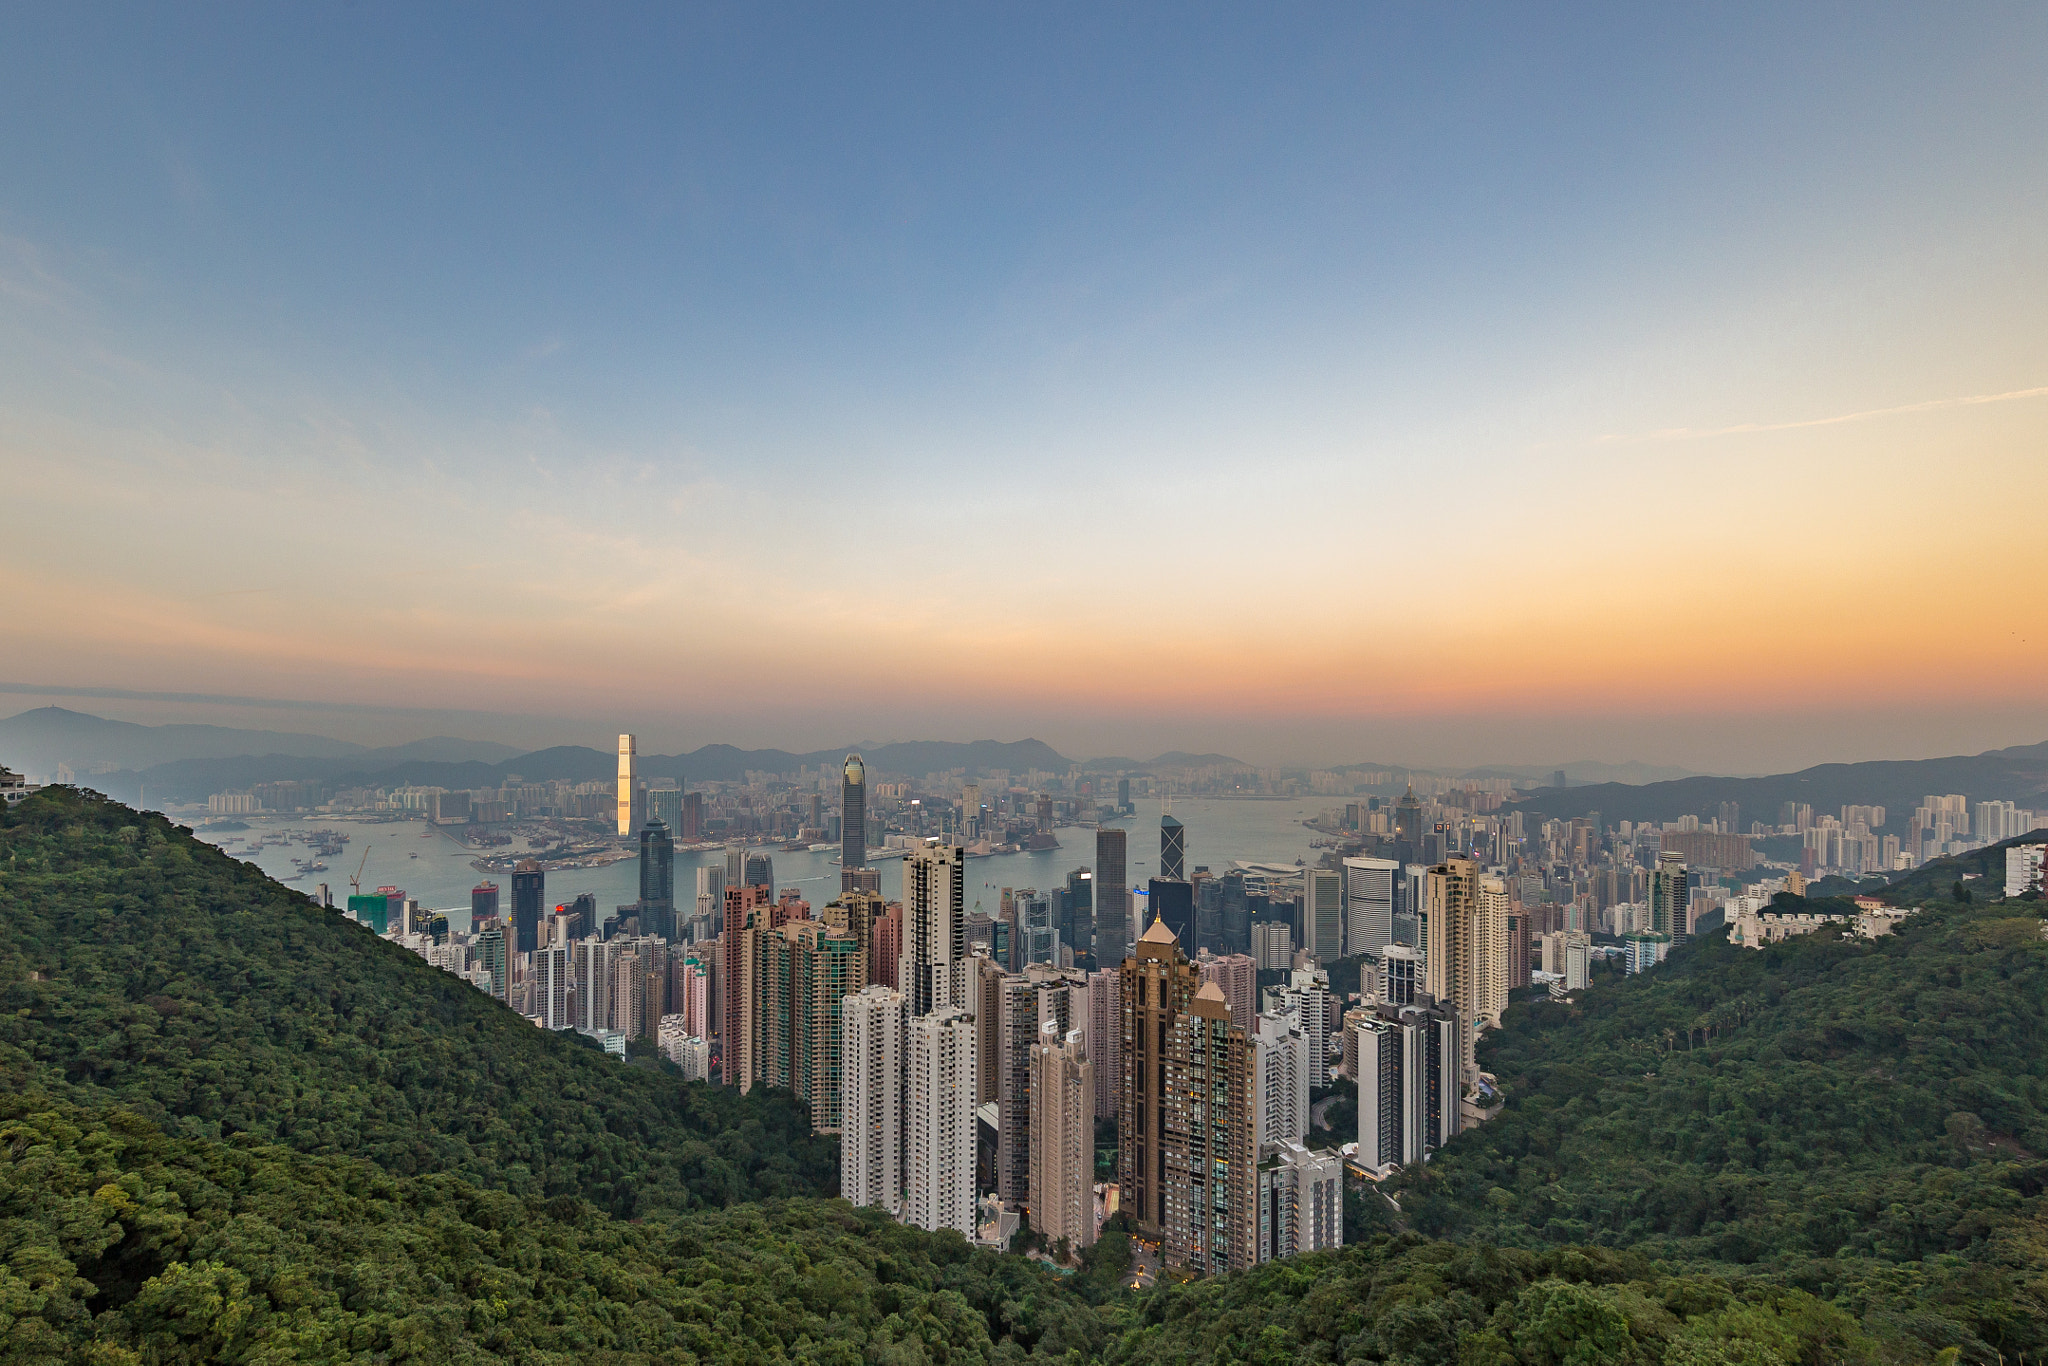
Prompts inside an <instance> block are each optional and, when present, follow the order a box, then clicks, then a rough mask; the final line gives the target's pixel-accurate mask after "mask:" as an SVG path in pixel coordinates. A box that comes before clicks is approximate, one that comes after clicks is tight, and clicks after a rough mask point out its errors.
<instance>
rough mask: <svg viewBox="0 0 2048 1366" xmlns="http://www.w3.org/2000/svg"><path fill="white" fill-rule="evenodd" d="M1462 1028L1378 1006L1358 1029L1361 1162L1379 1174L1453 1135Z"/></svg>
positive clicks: (1413, 1011)
mask: <svg viewBox="0 0 2048 1366" xmlns="http://www.w3.org/2000/svg"><path fill="white" fill-rule="evenodd" d="M1458 1026H1459V1022H1458V1020H1457V1018H1456V1017H1455V1016H1453V1015H1452V1014H1451V1013H1450V1012H1449V1011H1445V1010H1439V1009H1423V1008H1421V1007H1418V1006H1409V1007H1406V1008H1402V1009H1397V1008H1395V1007H1393V1006H1380V1007H1377V1008H1375V1009H1374V1010H1373V1011H1372V1012H1371V1013H1370V1014H1369V1015H1368V1016H1367V1017H1366V1019H1365V1020H1364V1021H1363V1022H1362V1023H1360V1024H1358V1025H1357V1026H1355V1028H1356V1029H1357V1031H1358V1041H1357V1050H1356V1052H1357V1058H1358V1077H1357V1082H1358V1162H1359V1165H1360V1166H1362V1167H1364V1168H1365V1169H1366V1170H1368V1171H1371V1172H1374V1173H1378V1174H1384V1173H1387V1172H1391V1171H1393V1170H1394V1169H1395V1168H1397V1167H1404V1166H1408V1165H1410V1164H1411V1163H1415V1162H1421V1161H1424V1160H1426V1159H1427V1157H1428V1155H1429V1154H1430V1153H1432V1152H1434V1151H1436V1150H1437V1149H1438V1148H1440V1147H1442V1146H1443V1145H1444V1144H1445V1143H1446V1142H1448V1141H1449V1139H1450V1138H1451V1136H1452V1135H1453V1134H1455V1133H1457V1132H1458V1088H1459V1079H1458V1036H1459V1032H1460V1031H1459V1027H1458Z"/></svg>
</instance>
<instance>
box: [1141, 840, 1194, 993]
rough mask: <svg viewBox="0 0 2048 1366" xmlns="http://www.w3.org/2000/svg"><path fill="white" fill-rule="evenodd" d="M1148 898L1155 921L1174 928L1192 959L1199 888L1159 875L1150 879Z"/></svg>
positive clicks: (1182, 948) (1147, 887) (1184, 951)
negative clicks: (1196, 892) (1196, 891)
mask: <svg viewBox="0 0 2048 1366" xmlns="http://www.w3.org/2000/svg"><path fill="white" fill-rule="evenodd" d="M1169 819H1171V818H1169ZM1175 823H1176V824H1178V822H1175ZM1145 900H1146V902H1147V909H1148V910H1149V911H1150V912H1151V914H1152V921H1153V923H1154V924H1157V925H1164V926H1166V928H1167V929H1169V930H1171V931H1172V932H1173V937H1174V939H1176V940H1177V941H1179V943H1180V951H1181V952H1182V953H1184V954H1186V955H1187V956H1188V957H1189V958H1190V959H1192V958H1193V957H1194V956H1195V951H1196V946H1195V889H1194V888H1193V887H1192V886H1190V885H1189V884H1188V883H1185V882H1183V881H1181V880H1180V879H1179V878H1177V877H1155V878H1153V879H1152V880H1151V881H1150V882H1148V883H1146V896H1145Z"/></svg>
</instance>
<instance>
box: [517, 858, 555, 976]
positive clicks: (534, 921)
mask: <svg viewBox="0 0 2048 1366" xmlns="http://www.w3.org/2000/svg"><path fill="white" fill-rule="evenodd" d="M547 878H548V875H547V874H546V873H544V872H542V871H541V866H540V864H538V863H536V862H534V861H533V860H532V859H530V858H529V859H521V860H520V861H519V864H518V866H517V867H515V868H514V869H513V870H512V929H513V933H514V934H515V935H516V936H517V938H516V939H515V940H514V942H513V945H512V951H513V952H514V953H532V952H534V951H535V950H537V949H538V948H540V908H541V903H542V902H544V901H545V900H547Z"/></svg>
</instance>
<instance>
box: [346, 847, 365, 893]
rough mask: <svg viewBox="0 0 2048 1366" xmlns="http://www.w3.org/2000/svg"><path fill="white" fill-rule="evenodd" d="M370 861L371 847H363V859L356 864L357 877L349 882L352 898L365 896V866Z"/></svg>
mask: <svg viewBox="0 0 2048 1366" xmlns="http://www.w3.org/2000/svg"><path fill="white" fill-rule="evenodd" d="M369 861H370V846H369V845H367V844H365V845H364V846H363V857H362V859H361V860H360V861H358V862H357V864H356V871H355V876H353V877H351V878H350V879H349V880H348V890H349V894H350V895H351V896H361V895H362V894H363V864H365V863H368V862H369Z"/></svg>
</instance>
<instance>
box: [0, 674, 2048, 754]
mask: <svg viewBox="0 0 2048 1366" xmlns="http://www.w3.org/2000/svg"><path fill="white" fill-rule="evenodd" d="M45 706H54V707H61V708H63V709H64V710H67V711H73V712H82V713H85V714H88V715H92V716H98V717H102V718H105V719H107V720H113V721H128V722H133V723H136V724H141V725H168V724H179V723H197V724H204V725H214V726H223V727H229V728H233V729H247V730H268V731H279V732H288V733H295V734H304V735H314V736H320V737H323V738H327V739H333V740H342V741H347V742H349V743H353V744H360V745H366V746H369V747H373V748H377V747H386V746H395V745H403V744H407V743H411V742H413V741H418V740H425V739H430V738H435V737H443V736H445V737H450V738H455V739H461V740H468V741H480V742H487V743H493V744H501V745H510V746H514V747H516V748H520V749H523V750H527V751H532V750H540V749H546V748H550V747H552V746H555V745H584V746H587V747H589V748H592V749H596V750H600V751H608V750H610V749H611V748H613V746H614V745H615V743H616V739H617V735H618V734H619V732H620V731H621V729H626V730H631V731H632V732H633V733H634V734H635V735H637V736H638V737H639V743H640V751H641V753H643V754H678V753H686V752H688V751H691V750H695V749H698V748H701V747H702V746H705V745H712V744H728V745H733V746H735V747H737V748H741V749H778V750H784V751H787V752H790V753H797V754H804V753H813V752H818V751H824V750H830V749H833V748H836V747H839V746H843V745H849V744H851V745H869V746H874V745H883V744H895V743H900V742H906V741H917V740H940V741H955V742H961V743H966V742H970V741H975V740H997V741H1003V742H1013V741H1018V740H1027V739H1030V740H1038V741H1041V742H1043V743H1045V744H1047V745H1050V746H1051V747H1052V748H1053V749H1055V750H1057V751H1058V752H1059V753H1061V754H1062V755H1064V756H1065V757H1067V758H1069V759H1072V760H1076V761H1079V762H1087V761H1090V760H1095V759H1101V758H1107V757H1114V756H1123V757H1128V758H1133V759H1138V760H1141V761H1144V760H1150V759H1152V758H1153V757H1155V756H1157V755H1159V754H1164V753H1170V752H1183V753H1191V754H1204V753H1219V754H1226V755H1228V756H1230V757H1231V758H1234V759H1239V760H1242V761H1244V762H1245V763H1248V764H1253V765H1256V766H1259V767H1286V768H1315V767H1338V766H1343V765H1347V764H1367V763H1384V764H1389V765H1396V766H1400V767H1405V768H1414V769H1421V770H1435V771H1459V770H1465V769H1474V768H1483V767H1489V766H1498V767H1502V768H1528V769H1537V770H1545V771H1547V770H1550V769H1555V768H1565V767H1569V766H1571V765H1574V764H1599V765H1605V766H1609V767H1626V766H1628V765H1631V764H1637V765H1642V766H1645V767H1648V768H1656V769H1667V768H1668V769H1684V770H1687V771H1688V772H1691V773H1695V774H1700V775H1712V776H1719V777H1744V776H1753V775H1761V774H1767V773H1787V772H1793V771H1796V770H1799V769H1802V768H1808V767H1811V766H1813V765H1814V764H1821V763H1858V762H1866V761H1876V760H1910V759H1931V758H1943V757H1948V756H1951V755H1968V754H1979V753H1983V752H1985V751H1988V750H1994V749H2003V748H2007V747H2009V746H2014V745H2029V744H2037V743H2041V742H2042V741H2044V740H2048V735H2043V734H2035V735H2028V734H2024V733H2021V732H2018V731H2013V732H2009V733H2008V734H2009V735H2010V736H2014V737H2016V738H2006V737H2004V736H1999V735H1997V734H1996V733H1995V732H1993V731H1992V730H1991V729H1989V728H1988V727H1987V728H1985V729H1984V730H1982V731H1981V732H1978V733H1980V734H1988V735H1992V736H1993V738H1992V739H1990V740H1989V741H1981V742H1980V741H1978V740H1975V739H1968V738H1964V739H1962V740H1960V741H1959V743H1958V745H1957V746H1956V747H1952V748H1941V747H1939V746H1930V747H1927V748H1925V749H1924V750H1917V751H1908V750H1906V749H1904V748H1902V747H1899V746H1896V745H1894V746H1891V747H1888V748H1885V747H1878V746H1882V741H1874V742H1873V746H1874V747H1873V748H1871V749H1868V750H1864V751H1856V750H1849V749H1840V750H1833V751H1828V752H1824V753H1823V752H1819V751H1811V752H1812V753H1815V754H1818V757H1803V758H1798V759H1797V761H1793V760H1792V759H1791V758H1786V759H1785V761H1784V762H1782V763H1778V764H1774V765H1772V766H1763V765H1755V766H1747V767H1738V766H1734V765H1731V764H1727V763H1721V764H1718V765H1715V764H1707V763H1687V762H1684V760H1683V759H1674V758H1664V757H1656V758H1652V757H1646V756H1645V755H1643V754H1636V753H1622V752H1619V751H1617V750H1614V749H1611V748H1610V749H1607V750H1605V751H1604V752H1601V751H1595V750H1591V749H1587V750H1583V751H1574V752H1566V751H1565V750H1563V749H1548V750H1546V749H1543V748H1540V747H1538V746H1539V744H1540V742H1535V741H1524V742H1523V743H1522V747H1521V748H1515V747H1514V744H1515V742H1514V740H1513V738H1512V736H1509V737H1508V738H1506V739H1503V740H1502V742H1501V746H1500V747H1499V748H1497V749H1492V750H1485V749H1480V748H1471V749H1461V748H1454V747H1451V746H1448V745H1447V746H1445V747H1443V748H1441V749H1438V750H1435V751H1428V750H1423V749H1414V750H1412V751H1409V750H1404V749H1402V748H1400V746H1402V744H1403V743H1404V742H1403V740H1402V738H1401V737H1400V736H1399V735H1393V736H1391V737H1390V738H1389V739H1388V741H1387V743H1386V745H1385V746H1384V747H1382V748H1377V749H1357V748H1356V747H1355V746H1347V747H1343V748H1337V747H1324V748H1316V747H1312V746H1304V745H1303V743H1302V742H1301V741H1300V740H1299V738H1297V739H1296V740H1295V741H1294V745H1293V747H1292V748H1282V747H1278V746H1276V745H1273V744H1271V743H1269V741H1270V739H1271V736H1270V734H1265V735H1262V734H1261V733H1260V732H1256V731H1253V730H1250V729H1239V730H1236V731H1234V732H1231V733H1230V734H1224V733H1223V732H1222V731H1221V730H1220V729H1218V730H1206V731H1202V732H1200V733H1199V734H1196V735H1195V736H1194V737H1193V738H1189V737H1188V736H1182V737H1181V738H1180V739H1173V738H1171V736H1169V738H1168V739H1167V740H1166V741H1165V742H1163V743H1151V742H1147V743H1128V744H1122V745H1117V744H1109V745H1104V744H1101V743H1085V742H1082V743H1077V742H1075V741H1074V740H1073V739H1072V738H1071V736H1070V735H1069V733H1068V732H1064V731H1058V730H1054V729H1052V728H1049V727H1044V728H1038V729H1032V728H1029V727H1027V728H1025V729H1023V730H1018V731H1014V732H1011V731H998V730H990V729H988V728H982V729H979V730H977V729H974V728H972V727H968V728H966V729H958V728H955V729H952V730H946V729H943V728H933V729H928V730H917V731H901V732H893V731H882V730H877V729H874V728H869V729H868V730H866V731H862V730H860V729H858V728H853V729H846V730H842V731H836V732H835V731H830V730H827V729H825V728H823V727H822V726H821V725H816V724H812V723H804V724H799V725H791V726H789V727H787V728H785V729H784V730H782V731H779V732H778V731H776V730H775V729H774V728H773V727H772V726H769V727H763V728H759V729H747V728H733V729H729V730H719V729H717V728H715V727H697V726H691V725H687V724H683V723H679V722H675V721H669V720H663V719H662V718H658V717H656V718H644V719H643V720H642V721H641V722H640V723H639V724H638V725H630V724H628V722H630V721H631V720H632V718H625V719H623V720H619V721H616V722H605V721H600V720H594V719H590V718H572V717H533V716H519V715H512V714H501V713H483V712H474V711H424V710H410V709H398V708H363V707H351V706H348V705H346V704H332V703H317V702H310V703H309V702H304V701H297V702H294V701H290V700H287V699H253V698H249V699H226V698H212V699H207V698H199V697H190V696H187V697H177V696H174V695H162V694H159V695H155V696H123V695H119V690H114V689H104V688H71V689H65V690H48V691H33V690H30V689H28V688H25V687H22V686H20V685H15V684H6V683H0V721H4V720H7V719H11V718H13V717H15V716H18V715H20V714H21V713H23V712H26V711H31V710H34V709H35V708H38V707H45ZM1160 733H1162V734H1164V733H1165V732H1160ZM1614 733H1615V730H1614V728H1612V727H1606V728H1603V729H1601V730H1600V731H1599V732H1598V734H1596V735H1593V736H1591V737H1590V741H1589V742H1597V741H1599V740H1600V739H1601V737H1603V736H1611V735H1612V734H1614ZM1072 734H1074V735H1081V736H1082V737H1083V740H1084V741H1085V740H1086V739H1087V738H1088V736H1089V734H1091V733H1088V732H1078V731H1077V732H1073V733H1072ZM1114 734H1115V733H1114V732H1112V733H1111V735H1112V738H1113V737H1114ZM1123 734H1124V735H1125V737H1126V738H1127V739H1130V740H1133V741H1137V740H1140V739H1143V738H1144V736H1145V735H1146V734H1147V732H1142V731H1139V730H1136V729H1133V730H1130V731H1126V732H1123ZM1957 734H1958V735H1959V736H1965V737H1966V736H1967V735H1968V734H1969V732H1963V731H1959V732H1957ZM1205 737H1206V738H1205ZM1282 739H1283V740H1284V737H1282ZM1239 742H1242V743H1239ZM1336 743H1337V744H1341V743H1342V742H1341V741H1338V742H1336ZM1361 743H1365V742H1361ZM1354 749H1355V750H1356V752H1353V751H1354ZM1809 749H1810V747H1809V748H1801V747H1798V746H1796V745H1791V744H1790V743H1789V742H1788V744H1787V745H1783V746H1778V747H1775V748H1771V749H1769V750H1768V751H1760V752H1768V753H1770V754H1775V755H1779V756H1792V755H1800V754H1805V753H1808V752H1809ZM1472 756H1477V757H1472ZM1530 756H1534V757H1530ZM5 757H6V756H5V755H0V761H4V759H5Z"/></svg>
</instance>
